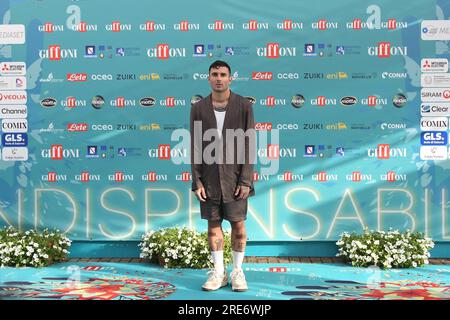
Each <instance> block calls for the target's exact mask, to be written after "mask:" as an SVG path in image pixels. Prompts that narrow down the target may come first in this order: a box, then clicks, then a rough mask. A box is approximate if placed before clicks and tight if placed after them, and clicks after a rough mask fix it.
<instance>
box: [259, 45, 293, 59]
mask: <svg viewBox="0 0 450 320" xmlns="http://www.w3.org/2000/svg"><path fill="white" fill-rule="evenodd" d="M256 55H257V56H258V57H266V58H269V59H278V58H281V57H295V56H296V55H297V48H295V47H280V44H279V43H277V42H270V43H267V45H266V47H263V48H261V47H257V48H256Z"/></svg>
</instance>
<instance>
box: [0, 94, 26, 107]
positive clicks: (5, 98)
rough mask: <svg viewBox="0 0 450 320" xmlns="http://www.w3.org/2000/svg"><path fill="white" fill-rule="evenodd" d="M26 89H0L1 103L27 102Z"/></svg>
mask: <svg viewBox="0 0 450 320" xmlns="http://www.w3.org/2000/svg"><path fill="white" fill-rule="evenodd" d="M26 103H27V93H26V91H0V105H1V104H26Z"/></svg>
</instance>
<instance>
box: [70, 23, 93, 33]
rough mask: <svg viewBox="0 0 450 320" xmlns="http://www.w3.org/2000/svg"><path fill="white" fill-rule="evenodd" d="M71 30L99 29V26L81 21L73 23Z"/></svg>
mask: <svg viewBox="0 0 450 320" xmlns="http://www.w3.org/2000/svg"><path fill="white" fill-rule="evenodd" d="M71 30H72V31H77V32H90V31H97V30H98V26H97V25H96V24H88V23H87V22H84V21H81V22H80V23H79V24H76V25H73V26H72V27H71Z"/></svg>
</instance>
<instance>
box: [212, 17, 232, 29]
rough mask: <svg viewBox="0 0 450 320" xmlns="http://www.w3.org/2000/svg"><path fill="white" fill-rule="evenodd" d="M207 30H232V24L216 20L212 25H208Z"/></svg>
mask: <svg viewBox="0 0 450 320" xmlns="http://www.w3.org/2000/svg"><path fill="white" fill-rule="evenodd" d="M208 29H209V30H214V31H224V30H234V23H224V22H223V21H222V20H216V21H214V23H209V24H208Z"/></svg>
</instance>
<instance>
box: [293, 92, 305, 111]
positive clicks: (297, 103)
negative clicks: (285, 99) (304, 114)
mask: <svg viewBox="0 0 450 320" xmlns="http://www.w3.org/2000/svg"><path fill="white" fill-rule="evenodd" d="M291 105H292V106H293V107H294V108H297V109H298V108H301V107H303V106H304V105H305V97H304V96H302V95H301V94H296V95H294V96H292V99H291Z"/></svg>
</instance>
